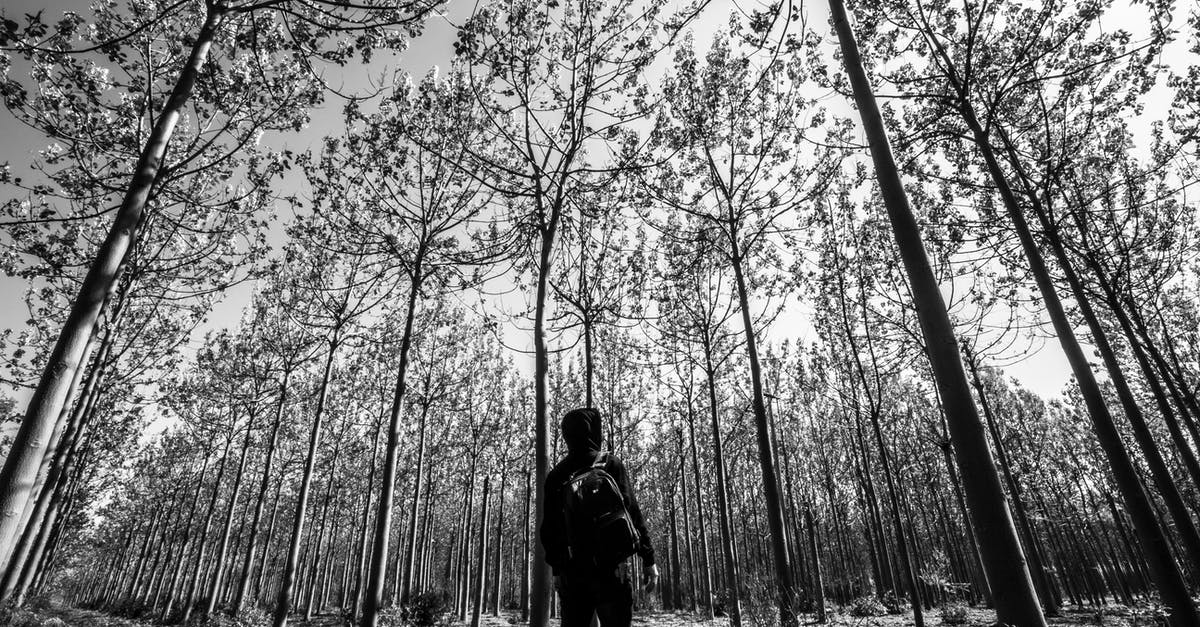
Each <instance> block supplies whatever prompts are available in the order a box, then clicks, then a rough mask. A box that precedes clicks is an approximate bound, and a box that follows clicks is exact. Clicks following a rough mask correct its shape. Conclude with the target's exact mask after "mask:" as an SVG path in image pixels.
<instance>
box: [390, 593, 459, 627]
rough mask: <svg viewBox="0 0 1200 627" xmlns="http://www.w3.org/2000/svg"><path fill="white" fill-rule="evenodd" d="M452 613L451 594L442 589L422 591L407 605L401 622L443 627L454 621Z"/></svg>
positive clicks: (425, 626)
mask: <svg viewBox="0 0 1200 627" xmlns="http://www.w3.org/2000/svg"><path fill="white" fill-rule="evenodd" d="M450 613H451V612H450V595H448V594H446V593H445V592H441V591H437V592H422V593H421V594H418V595H417V596H415V597H413V599H412V601H409V603H408V605H407V606H405V608H404V610H403V612H402V623H401V624H406V625H412V626H413V627H442V626H443V625H449V624H450V623H452V622H454V620H453V617H452V616H450Z"/></svg>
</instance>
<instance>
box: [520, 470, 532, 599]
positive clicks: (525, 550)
mask: <svg viewBox="0 0 1200 627" xmlns="http://www.w3.org/2000/svg"><path fill="white" fill-rule="evenodd" d="M531 477H532V475H531V473H530V472H529V469H528V468H526V469H525V512H524V514H522V516H521V621H522V622H524V621H528V620H529V577H530V572H529V567H530V563H529V550H530V546H529V529H530V527H531V525H532V524H533V522H532V521H531V520H529V503H530V501H531V500H532V497H533V490H532V487H533V482H532V478H531Z"/></svg>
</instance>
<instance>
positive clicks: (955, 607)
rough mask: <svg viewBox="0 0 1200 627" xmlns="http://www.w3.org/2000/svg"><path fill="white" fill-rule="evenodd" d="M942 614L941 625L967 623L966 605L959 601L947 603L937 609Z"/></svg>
mask: <svg viewBox="0 0 1200 627" xmlns="http://www.w3.org/2000/svg"><path fill="white" fill-rule="evenodd" d="M938 612H939V613H940V614H941V616H942V624H943V625H965V624H966V623H967V606H965V605H963V604H961V603H947V604H946V605H943V606H942V607H941V608H939V609H938Z"/></svg>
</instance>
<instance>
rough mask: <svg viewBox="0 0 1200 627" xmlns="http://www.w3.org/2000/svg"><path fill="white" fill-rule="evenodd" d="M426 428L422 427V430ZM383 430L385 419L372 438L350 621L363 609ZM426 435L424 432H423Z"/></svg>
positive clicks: (376, 426) (356, 617) (419, 481)
mask: <svg viewBox="0 0 1200 627" xmlns="http://www.w3.org/2000/svg"><path fill="white" fill-rule="evenodd" d="M421 422H422V427H424V419H423V418H422V421H421ZM423 430H424V429H423V428H422V431H423ZM381 431H383V421H382V420H381V421H380V423H379V424H377V425H375V435H374V436H373V437H372V438H371V469H370V471H368V473H367V493H366V494H365V495H364V496H363V510H362V530H361V531H360V532H359V534H358V551H357V553H358V564H357V566H356V567H355V569H354V599H353V600H352V601H351V607H350V622H351V623H353V622H355V621H357V620H358V613H359V610H361V609H362V597H363V582H364V581H363V580H364V577H363V574H364V572H363V571H364V570H365V569H366V568H367V567H368V562H367V525H368V524H369V523H370V522H371V495H372V494H374V493H375V452H376V450H378V448H379V433H380V432H381ZM422 435H424V434H422ZM416 472H417V483H418V484H420V483H421V461H420V457H418V458H417V471H416ZM417 500H418V499H416V498H414V499H413V509H416V507H417Z"/></svg>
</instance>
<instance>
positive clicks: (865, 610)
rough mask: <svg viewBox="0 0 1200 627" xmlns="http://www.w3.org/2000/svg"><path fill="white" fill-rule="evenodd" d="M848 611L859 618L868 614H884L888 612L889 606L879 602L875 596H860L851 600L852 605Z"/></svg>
mask: <svg viewBox="0 0 1200 627" xmlns="http://www.w3.org/2000/svg"><path fill="white" fill-rule="evenodd" d="M847 611H848V612H849V613H850V615H851V616H856V617H859V618H863V617H868V616H883V615H885V614H887V613H888V608H887V607H885V606H884V605H883V603H880V602H879V599H876V598H875V597H873V596H865V597H858V598H857V599H854V600H853V601H851V602H850V607H849V608H847Z"/></svg>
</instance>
